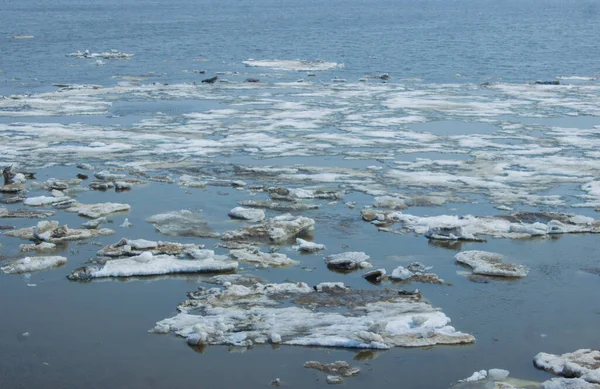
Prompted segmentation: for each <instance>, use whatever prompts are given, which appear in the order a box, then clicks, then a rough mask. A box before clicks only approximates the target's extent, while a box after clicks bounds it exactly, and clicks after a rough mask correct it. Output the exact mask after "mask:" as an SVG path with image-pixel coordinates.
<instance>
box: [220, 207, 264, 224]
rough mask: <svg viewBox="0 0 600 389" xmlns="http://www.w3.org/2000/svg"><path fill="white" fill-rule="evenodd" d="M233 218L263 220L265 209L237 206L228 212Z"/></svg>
mask: <svg viewBox="0 0 600 389" xmlns="http://www.w3.org/2000/svg"><path fill="white" fill-rule="evenodd" d="M227 215H228V216H229V217H230V218H232V219H242V220H250V221H261V220H264V218H265V211H263V210H261V209H248V208H243V207H235V208H233V209H232V210H231V211H229V213H228V214H227Z"/></svg>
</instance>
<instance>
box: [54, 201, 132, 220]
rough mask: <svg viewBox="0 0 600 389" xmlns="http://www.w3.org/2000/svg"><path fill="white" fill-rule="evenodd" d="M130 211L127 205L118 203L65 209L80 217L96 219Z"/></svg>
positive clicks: (83, 205)
mask: <svg viewBox="0 0 600 389" xmlns="http://www.w3.org/2000/svg"><path fill="white" fill-rule="evenodd" d="M130 209H131V206H130V205H129V204H119V203H98V204H77V205H75V206H73V207H71V208H67V209H66V210H65V211H67V212H76V213H77V214H78V215H80V216H85V217H89V218H91V219H97V218H99V217H102V216H107V215H110V214H111V213H115V212H126V211H129V210H130Z"/></svg>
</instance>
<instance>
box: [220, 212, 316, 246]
mask: <svg viewBox="0 0 600 389" xmlns="http://www.w3.org/2000/svg"><path fill="white" fill-rule="evenodd" d="M314 225H315V221H314V220H313V219H310V218H307V217H303V216H293V215H291V214H289V213H287V214H284V215H280V216H276V217H274V218H272V219H266V220H264V221H262V222H260V223H259V224H257V225H253V226H250V227H242V228H241V229H238V230H235V231H227V232H224V233H223V234H222V236H221V239H223V240H238V241H251V242H252V241H260V242H270V243H283V242H285V241H287V240H289V239H293V238H296V237H298V236H302V235H304V234H306V233H308V232H310V231H312V230H313V229H314Z"/></svg>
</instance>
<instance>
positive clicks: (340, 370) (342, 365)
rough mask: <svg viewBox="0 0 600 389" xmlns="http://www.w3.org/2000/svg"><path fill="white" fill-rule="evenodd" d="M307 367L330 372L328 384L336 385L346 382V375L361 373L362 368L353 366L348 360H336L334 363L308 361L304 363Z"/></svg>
mask: <svg viewBox="0 0 600 389" xmlns="http://www.w3.org/2000/svg"><path fill="white" fill-rule="evenodd" d="M304 367H305V368H307V369H315V370H319V371H322V372H323V373H326V374H328V375H327V378H326V381H327V383H328V384H331V385H335V384H341V383H343V382H344V377H352V376H355V375H358V373H360V368H358V367H351V366H350V364H349V363H348V362H346V361H336V362H332V363H321V362H317V361H307V362H305V363H304Z"/></svg>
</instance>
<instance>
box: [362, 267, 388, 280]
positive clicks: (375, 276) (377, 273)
mask: <svg viewBox="0 0 600 389" xmlns="http://www.w3.org/2000/svg"><path fill="white" fill-rule="evenodd" d="M386 273H387V272H386V271H385V269H375V270H371V271H370V272H367V273H365V274H363V276H362V277H363V278H364V279H365V280H367V281H369V282H371V283H379V282H381V280H382V279H383V277H384V276H385V274H386Z"/></svg>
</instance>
